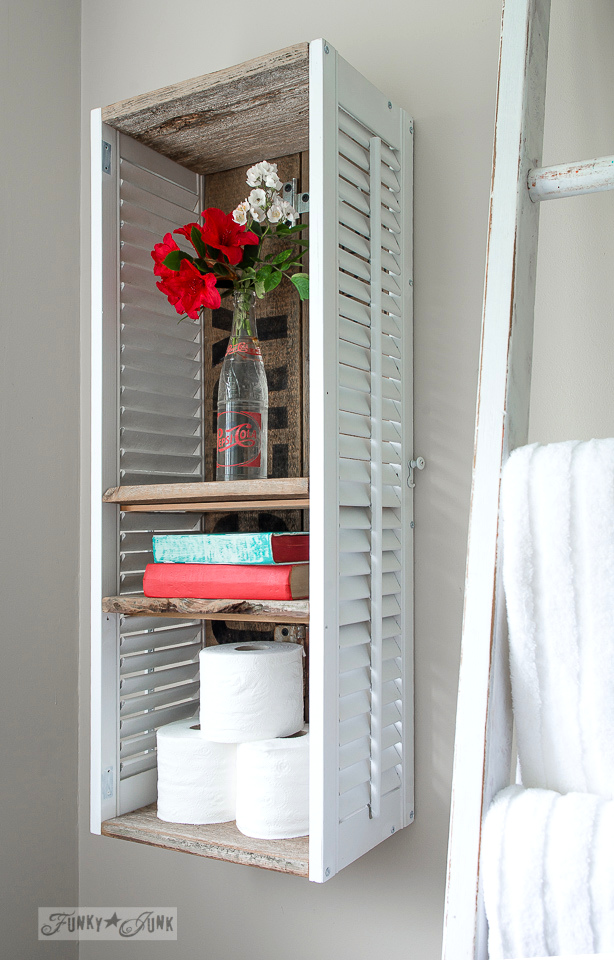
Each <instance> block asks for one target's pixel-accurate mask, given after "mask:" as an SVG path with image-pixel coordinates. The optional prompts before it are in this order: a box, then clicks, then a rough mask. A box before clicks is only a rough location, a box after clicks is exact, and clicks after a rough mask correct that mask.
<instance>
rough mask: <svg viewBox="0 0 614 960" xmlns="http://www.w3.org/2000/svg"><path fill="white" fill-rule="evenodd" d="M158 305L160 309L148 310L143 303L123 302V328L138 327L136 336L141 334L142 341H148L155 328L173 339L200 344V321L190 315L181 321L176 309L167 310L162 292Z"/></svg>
mask: <svg viewBox="0 0 614 960" xmlns="http://www.w3.org/2000/svg"><path fill="white" fill-rule="evenodd" d="M156 305H157V306H159V307H160V309H159V310H155V309H150V310H147V309H145V307H144V305H143V304H139V303H134V304H132V303H124V304H122V307H121V312H122V313H121V323H122V330H123V331H125V330H132V329H133V328H134V327H136V328H137V330H138V333H137V332H136V330H135V336H138V335H139V334H140V335H141V336H142V338H143V339H142V341H141V342H142V343H148V342H149V336H150V333H151V332H152V331H153V330H155V331H157V332H158V333H161V334H163V335H164V336H165V337H169V338H171V339H173V340H187V341H189V342H190V343H194V341H197V342H198V343H199V345H200V337H201V327H200V323H197V322H195V321H194V320H190V318H189V317H184V319H183V320H181V321H179V314H178V313H177V312H176V311H175V310H173V312H172V313H171V312H170V310H165V308H164V300H163V297H162V294H160V296H159V300H158V303H157V304H156ZM168 306H170V304H168ZM171 309H173V308H171Z"/></svg>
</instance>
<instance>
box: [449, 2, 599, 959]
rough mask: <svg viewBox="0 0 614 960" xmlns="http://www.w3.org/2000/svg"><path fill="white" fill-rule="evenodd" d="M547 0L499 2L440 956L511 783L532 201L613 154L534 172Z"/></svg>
mask: <svg viewBox="0 0 614 960" xmlns="http://www.w3.org/2000/svg"><path fill="white" fill-rule="evenodd" d="M549 21H550V0H504V11H503V24H502V31H501V47H500V60H499V77H498V93H497V110H496V128H495V142H494V154H493V171H492V186H491V199H490V219H489V223H490V229H489V238H488V248H487V256H486V278H485V288H484V310H483V319H482V343H481V357H480V377H479V386H478V404H477V415H476V432H475V451H474V472H473V483H472V494H471V513H470V521H469V541H468V554H467V572H466V587H465V609H464V617H463V637H462V653H461V669H460V679H459V693H458V707H457V720H456V744H455V751H454V776H453V792H452V810H451V820H450V838H449V848H448V880H447V889H446V915H445V923H444V943H443V958H444V960H483V958H486V957H487V955H488V952H487V930H486V919H485V915H484V910H483V905H482V899H481V891H480V877H479V859H480V842H481V827H482V820H483V815H484V814H485V812H486V810H487V809H488V806H489V804H490V802H491V800H492V798H493V796H494V795H495V794H496V793H497V792H498V791H499V790H500V789H502V788H503V787H505V786H507V785H508V784H509V783H510V777H511V764H512V712H511V697H510V691H509V672H508V650H507V624H506V614H505V602H504V597H503V585H502V582H501V575H500V570H499V567H498V563H497V553H498V535H499V487H500V477H501V468H502V466H503V464H504V463H505V461H506V460H507V458H508V456H509V453H510V452H511V451H512V450H513V449H514V448H515V447H518V446H520V445H522V444H525V443H526V442H527V434H528V421H529V394H530V378H531V353H532V344H533V306H534V299H535V273H536V261H537V235H538V222H539V203H538V202H537V201H540V200H547V199H550V198H554V197H570V196H574V195H577V194H581V193H593V192H596V191H599V190H608V189H612V188H614V157H604V158H600V159H596V160H589V161H586V162H582V163H570V164H560V165H557V166H553V167H541V166H540V164H541V152H542V140H543V126H544V102H545V92H546V66H547V58H548V32H549Z"/></svg>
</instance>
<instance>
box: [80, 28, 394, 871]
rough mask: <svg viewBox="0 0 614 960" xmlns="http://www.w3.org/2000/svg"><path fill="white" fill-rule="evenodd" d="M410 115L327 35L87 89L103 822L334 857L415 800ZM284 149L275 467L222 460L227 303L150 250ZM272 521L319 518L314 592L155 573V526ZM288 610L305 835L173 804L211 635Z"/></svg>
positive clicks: (264, 340) (95, 635)
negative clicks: (161, 794)
mask: <svg viewBox="0 0 614 960" xmlns="http://www.w3.org/2000/svg"><path fill="white" fill-rule="evenodd" d="M412 140H413V125H412V122H411V120H410V118H409V117H407V116H406V114H405V113H404V112H403V110H401V109H400V108H398V107H397V106H395V105H394V104H393V103H392V102H391V101H390V100H389V99H388V98H387V97H385V96H384V95H383V94H382V93H380V92H379V91H378V90H376V89H375V88H374V87H373V86H372V85H371V84H370V83H369V82H368V81H367V80H365V78H364V77H362V76H361V75H360V74H359V73H357V72H356V71H355V70H354V69H353V68H352V67H351V66H349V64H347V63H346V62H345V61H344V60H343V59H342V58H341V57H339V56H338V54H337V53H336V51H335V50H334V49H333V47H331V46H330V45H329V44H328V43H326V42H325V41H324V40H315V41H313V42H312V43H310V44H307V43H304V44H297V45H296V46H294V47H290V48H288V49H286V50H282V51H279V52H277V53H275V54H271V55H270V56H268V57H261V58H258V59H257V60H253V61H251V62H249V63H246V64H242V65H240V66H238V67H233V68H230V69H228V70H223V71H220V72H218V73H215V74H210V75H207V76H204V77H200V78H197V79H194V80H189V81H185V82H182V83H178V84H175V85H173V86H171V87H168V88H165V89H164V90H158V91H154V92H153V93H150V94H144V95H142V96H138V97H135V98H133V99H131V100H126V101H123V102H122V103H119V104H114V105H112V106H109V107H105V108H104V109H102V110H97V111H93V114H92V361H91V363H92V471H91V473H92V491H91V541H92V567H91V570H92V577H91V632H92V773H91V828H92V831H93V832H96V833H104V834H106V835H109V836H114V837H122V838H124V839H130V840H136V841H139V842H142V843H148V844H152V845H154V846H161V847H165V848H170V849H174V850H183V851H186V852H189V853H195V854H198V855H201V856H207V857H213V858H217V859H225V860H230V861H233V862H237V863H249V864H252V865H257V866H261V867H265V868H267V869H273V870H278V871H281V872H287V873H293V874H296V875H298V876H309V878H310V879H311V880H315V881H318V882H322V881H324V880H326V879H328V878H329V877H331V876H334V874H335V873H336V872H338V871H339V870H340V869H342V868H343V867H344V866H346V865H347V864H349V863H351V862H352V861H353V860H355V859H356V858H357V857H359V856H361V855H362V854H363V853H365V852H366V851H367V850H369V849H371V848H372V847H373V846H375V845H376V844H378V843H380V842H381V841H382V840H384V839H386V838H387V837H389V836H390V835H391V834H393V833H395V832H396V831H397V830H399V829H400V828H402V827H404V826H406V825H407V824H409V823H410V822H411V821H412V820H413V673H412V666H413V664H412V660H413V529H412V528H413V522H412V516H413V502H412V495H413V491H412V487H411V485H410V484H409V483H408V464H409V463H410V461H411V460H412V457H413V449H412V442H413V438H412V364H413V358H412V324H411V320H412V282H413V280H412V235H411V222H412ZM101 142H103V143H104V144H105V145H106V147H105V152H104V156H105V164H104V165H102V164H101V162H100V156H101ZM109 158H110V162H109ZM265 159H266V160H275V161H276V162H277V163H278V166H279V172H280V177H281V178H282V180H284V181H291V180H297V181H298V184H299V189H300V190H301V191H306V190H308V191H309V195H310V208H309V240H310V250H309V260H310V264H309V273H310V277H311V295H310V300H309V304H308V305H307V304H305V305H304V306H301V305H300V304H299V302H298V297H297V296H296V292H295V291H294V289H293V288H292V290H290V287H291V285H290V284H285V285H284V284H282V285H281V286H280V287H278V288H277V290H276V291H274V292H272V293H271V294H269V295H268V296H267V297H266V298H265V300H264V301H262V302H261V303H260V304H259V307H258V310H259V314H258V317H259V319H258V325H259V332H260V337H261V344H262V350H263V356H264V360H265V368H266V370H267V375H268V378H269V464H270V467H269V473H270V474H271V476H270V477H269V479H267V480H263V481H250V482H242V481H236V482H232V483H217V482H215V481H214V480H213V479H212V475H213V461H212V456H211V450H212V448H213V424H214V417H215V400H214V398H215V396H216V390H217V387H216V378H217V376H218V374H219V366H220V364H221V359H222V358H223V355H224V353H225V349H226V341H227V337H228V333H229V329H230V328H229V319H230V314H229V313H228V311H227V310H226V309H225V307H224V303H223V304H222V309H220V310H218V311H213V312H211V311H206V312H205V313H204V315H203V318H202V321H201V320H199V321H187V322H186V321H182V322H181V323H178V322H177V319H178V318H177V314H176V313H175V311H174V308H172V307H171V306H170V305H168V304H167V303H166V301H165V299H164V297H163V296H162V295H161V294H160V293H159V292H158V291H157V290H156V287H155V277H154V276H153V270H152V261H151V257H150V254H149V252H150V251H151V249H152V248H153V245H154V244H155V243H156V242H159V241H160V240H161V239H162V237H163V236H164V234H165V233H168V232H170V231H172V230H174V229H176V228H177V227H179V226H181V225H182V224H184V223H186V222H188V221H190V220H194V219H195V218H197V217H198V216H199V214H200V211H201V210H203V209H205V208H206V207H207V206H219V207H222V208H223V209H225V210H231V209H232V208H233V207H234V206H236V204H237V203H238V202H239V201H240V200H242V199H243V198H244V196H245V195H246V193H247V192H248V188H247V187H246V184H245V171H246V168H247V167H248V166H249V165H251V164H253V163H256V162H258V161H260V160H265ZM181 242H182V243H183V239H182V241H181ZM286 288H287V289H286ZM307 306H308V309H307ZM254 528H255V529H276V530H278V529H288V530H301V529H308V530H309V532H310V553H311V562H310V596H309V600H299V601H292V602H290V601H288V602H281V601H277V602H274V601H246V600H240V601H224V600H221V601H210V600H188V599H185V598H162V599H151V598H146V597H144V596H143V592H142V585H143V572H144V569H145V566H146V564H147V563H149V562H151V560H152V548H151V536H152V533H155V532H158V533H198V532H213V531H216V530H219V531H222V530H224V531H229V530H233V529H236V530H239V529H241V530H247V529H254ZM275 624H281V625H283V624H287V625H288V629H289V630H292V631H295V632H297V631H302V632H303V633H305V627H303V626H296V627H295V626H293V624H297V625H301V624H308V631H309V634H308V650H309V691H308V696H309V723H310V743H311V747H310V835H309V838H308V839H307V838H303V839H299V840H295V841H287V840H286V841H268V842H265V841H256V840H250V839H249V838H246V837H244V836H243V835H242V834H240V833H239V831H238V830H237V829H236V826H235V825H234V824H221V825H211V826H204V827H187V826H185V825H180V824H167V823H163V822H162V821H160V820H158V819H157V817H156V808H155V799H156V778H157V771H156V730H157V729H158V728H159V727H160V726H162V725H164V724H165V723H169V722H171V721H172V720H175V719H180V718H184V717H189V716H192V715H194V714H195V713H196V710H197V708H198V689H199V687H198V665H199V663H198V653H199V651H200V649H201V647H202V645H204V644H207V643H215V642H226V641H227V640H228V639H232V638H233V637H237V636H241V635H243V636H244V635H245V631H247V630H252V631H263V630H265V631H266V630H268V631H271V635H272V631H273V629H274V628H275ZM279 630H283V626H282V627H279V626H278V627H277V631H279ZM238 631H243V634H241V633H239V632H238Z"/></svg>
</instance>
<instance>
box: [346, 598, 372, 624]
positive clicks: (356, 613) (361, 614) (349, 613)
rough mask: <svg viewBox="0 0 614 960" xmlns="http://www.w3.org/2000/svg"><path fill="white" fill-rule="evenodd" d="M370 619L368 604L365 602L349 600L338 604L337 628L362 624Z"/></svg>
mask: <svg viewBox="0 0 614 960" xmlns="http://www.w3.org/2000/svg"><path fill="white" fill-rule="evenodd" d="M369 619H370V610H369V604H368V603H367V601H366V600H350V601H348V603H340V604H339V626H344V625H345V624H348V623H362V621H364V620H367V621H368V620H369Z"/></svg>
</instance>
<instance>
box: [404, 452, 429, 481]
mask: <svg viewBox="0 0 614 960" xmlns="http://www.w3.org/2000/svg"><path fill="white" fill-rule="evenodd" d="M425 467H426V460H425V459H424V457H416V459H415V460H408V461H407V469H408V473H407V486H408V487H411V488H413V487H415V486H416V484H415V483H414V481H413V471H414V470H424V468H425Z"/></svg>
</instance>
